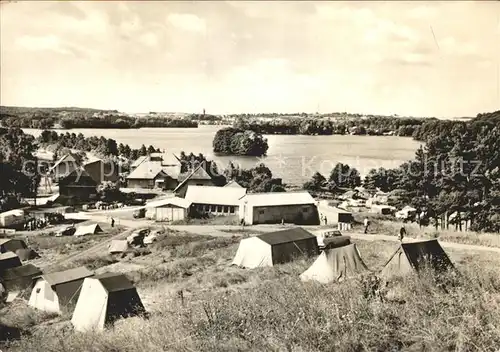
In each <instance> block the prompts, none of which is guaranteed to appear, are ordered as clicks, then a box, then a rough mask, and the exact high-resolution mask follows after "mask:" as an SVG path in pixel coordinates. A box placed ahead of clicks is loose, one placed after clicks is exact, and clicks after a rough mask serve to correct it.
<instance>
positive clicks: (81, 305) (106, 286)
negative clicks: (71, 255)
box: [71, 273, 145, 331]
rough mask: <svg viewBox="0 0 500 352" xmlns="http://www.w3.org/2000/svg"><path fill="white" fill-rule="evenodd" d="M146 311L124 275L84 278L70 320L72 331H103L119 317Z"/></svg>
mask: <svg viewBox="0 0 500 352" xmlns="http://www.w3.org/2000/svg"><path fill="white" fill-rule="evenodd" d="M144 312H145V309H144V306H143V304H142V301H141V299H140V297H139V295H138V293H137V290H136V289H135V287H134V285H133V284H132V282H130V280H128V279H127V277H126V276H125V275H123V274H116V273H106V274H102V275H97V276H94V277H91V278H86V279H85V281H83V284H82V291H81V293H80V297H79V298H78V302H77V304H76V307H75V311H74V312H73V317H72V318H71V323H72V324H73V326H74V328H75V330H77V331H90V330H103V329H104V328H105V327H106V326H108V325H112V324H113V323H114V322H115V321H116V320H118V319H120V318H126V317H128V316H137V315H140V314H142V313H144Z"/></svg>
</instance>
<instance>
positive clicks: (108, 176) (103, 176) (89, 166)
mask: <svg viewBox="0 0 500 352" xmlns="http://www.w3.org/2000/svg"><path fill="white" fill-rule="evenodd" d="M83 168H84V169H85V171H87V173H88V174H89V175H90V177H92V179H93V180H94V181H95V182H96V183H97V184H100V183H101V182H105V181H109V182H117V181H118V180H119V179H120V176H119V172H118V164H116V163H114V162H113V161H111V160H106V161H103V160H101V159H93V160H90V161H87V162H85V163H84V164H83Z"/></svg>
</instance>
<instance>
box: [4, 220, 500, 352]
mask: <svg viewBox="0 0 500 352" xmlns="http://www.w3.org/2000/svg"><path fill="white" fill-rule="evenodd" d="M250 232H251V230H250ZM91 237H92V236H89V237H86V238H84V239H81V240H79V242H78V243H76V244H74V245H73V247H71V246H70V247H68V246H67V245H66V244H62V243H58V242H59V241H67V239H66V238H50V241H47V240H44V241H42V242H36V241H37V240H36V239H34V241H35V243H36V244H35V245H38V246H39V247H38V248H37V249H38V250H39V251H41V253H42V255H45V256H51V254H52V257H53V256H54V255H60V256H61V255H64V256H68V255H71V253H73V252H75V253H76V252H77V251H81V250H82V249H84V248H88V246H91V245H93V244H94V242H93V241H94V240H95V239H91ZM39 241H40V240H39ZM87 242H88V243H87ZM238 242H239V238H212V237H210V236H199V235H194V234H186V233H179V232H172V231H167V234H166V235H165V236H164V237H161V238H160V239H159V241H158V242H157V243H156V244H154V245H153V247H152V248H151V254H147V253H142V255H139V256H136V257H128V258H124V259H121V260H120V261H119V262H115V263H113V262H112V261H109V260H107V259H106V258H107V256H106V255H105V253H100V254H99V255H97V254H95V255H93V256H91V257H89V258H85V259H83V260H82V259H81V258H80V259H79V260H78V262H75V263H72V264H71V266H77V265H88V266H89V267H91V268H93V269H96V268H97V270H98V271H99V270H104V271H120V272H125V273H126V274H127V275H128V276H129V277H130V278H131V279H132V280H133V281H134V282H135V284H136V286H137V289H138V292H139V295H140V296H141V299H142V300H143V303H144V305H145V306H146V309H147V310H148V312H149V313H150V316H149V318H147V319H146V318H142V317H135V318H129V319H124V320H122V321H119V322H118V323H117V324H116V325H115V327H114V328H113V329H109V330H106V331H105V332H102V333H85V334H78V333H74V332H72V329H71V325H70V323H69V319H70V318H71V315H70V314H68V313H65V314H63V315H62V316H59V317H54V316H51V315H48V314H45V313H41V312H39V311H35V310H32V309H30V308H29V307H27V306H26V305H25V304H23V303H22V302H18V303H15V304H13V305H11V306H9V307H7V308H4V310H3V311H0V321H1V322H3V323H5V324H8V325H10V326H17V327H19V328H23V329H25V330H27V331H29V332H30V333H31V335H30V336H28V335H27V336H25V337H24V338H23V339H22V340H21V341H19V342H16V343H13V344H11V345H8V346H4V347H0V348H2V349H4V348H6V350H9V351H53V352H62V351H120V352H139V351H141V352H142V351H214V352H215V351H217V352H220V351H308V352H309V351H311V352H314V351H327V350H337V351H390V350H393V351H403V350H404V351H431V350H432V351H492V352H494V351H495V346H496V347H498V346H500V330H499V329H500V275H498V267H499V264H500V258H499V257H498V255H497V254H495V253H492V254H489V253H482V254H481V255H477V254H476V253H468V252H462V251H448V253H449V255H450V257H451V259H452V261H453V262H454V263H455V265H456V266H457V267H458V268H459V270H460V272H461V273H462V276H461V277H459V278H458V279H454V280H453V284H450V285H447V286H444V287H438V286H436V285H435V283H434V282H433V281H432V279H431V278H430V277H429V276H426V275H423V276H421V277H417V276H409V277H407V278H404V279H398V280H395V281H392V282H391V283H390V285H389V286H387V287H381V289H380V291H377V292H374V291H373V290H372V287H371V284H370V282H371V281H369V278H368V277H358V278H351V279H349V280H347V281H345V282H343V283H340V284H329V285H320V284H314V283H303V282H301V281H300V280H299V278H298V276H299V275H300V274H301V273H302V272H303V271H304V270H305V269H307V268H308V267H309V265H310V264H311V263H312V261H313V259H304V258H302V259H299V260H297V261H295V262H293V263H289V264H284V265H277V266H275V267H273V268H259V269H255V270H245V269H240V268H236V267H231V266H230V263H231V260H232V258H233V257H234V255H235V253H236V249H237V246H238ZM357 244H358V248H359V251H360V253H361V256H362V257H363V259H364V260H365V262H366V264H367V265H368V266H369V267H370V268H371V269H373V270H375V271H377V270H378V269H380V268H381V267H382V266H383V265H384V263H385V262H386V260H387V259H388V258H389V257H390V255H391V254H392V253H393V251H394V250H395V248H396V246H397V244H396V243H392V242H391V243H387V242H371V241H357ZM61 251H63V252H61ZM181 290H182V292H183V299H181V298H180V296H179V294H178V293H179V292H180V291H181Z"/></svg>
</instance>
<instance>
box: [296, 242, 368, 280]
mask: <svg viewBox="0 0 500 352" xmlns="http://www.w3.org/2000/svg"><path fill="white" fill-rule="evenodd" d="M365 271H368V268H367V267H366V265H365V263H364V262H363V260H362V259H361V256H360V255H359V251H358V249H357V247H356V245H355V244H350V245H347V246H344V247H338V248H333V249H329V250H326V251H324V252H323V253H321V254H320V256H319V257H318V258H317V259H316V261H315V262H314V263H313V264H312V265H311V266H310V267H309V269H307V270H306V271H304V272H303V273H302V274H301V275H300V279H301V280H302V281H310V280H315V281H319V282H321V283H329V282H333V281H341V280H345V279H346V278H348V277H351V276H355V275H357V274H360V273H363V272H365Z"/></svg>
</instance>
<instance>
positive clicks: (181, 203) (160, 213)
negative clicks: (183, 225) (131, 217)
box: [146, 197, 192, 221]
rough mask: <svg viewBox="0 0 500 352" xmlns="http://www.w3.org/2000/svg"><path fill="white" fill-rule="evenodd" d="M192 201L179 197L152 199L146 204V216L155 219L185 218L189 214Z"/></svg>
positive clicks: (173, 219)
mask: <svg viewBox="0 0 500 352" xmlns="http://www.w3.org/2000/svg"><path fill="white" fill-rule="evenodd" d="M191 204H192V203H191V201H189V200H188V199H184V198H179V197H171V198H167V199H161V200H157V201H152V202H149V203H147V204H146V218H148V219H152V220H155V221H175V220H184V219H186V218H187V217H188V216H189V211H190V209H191Z"/></svg>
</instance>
